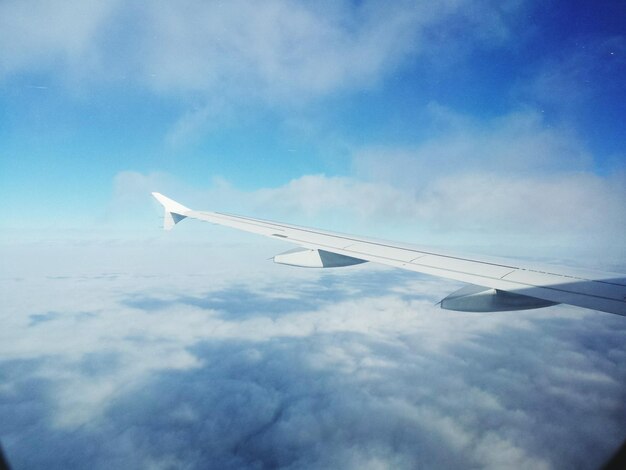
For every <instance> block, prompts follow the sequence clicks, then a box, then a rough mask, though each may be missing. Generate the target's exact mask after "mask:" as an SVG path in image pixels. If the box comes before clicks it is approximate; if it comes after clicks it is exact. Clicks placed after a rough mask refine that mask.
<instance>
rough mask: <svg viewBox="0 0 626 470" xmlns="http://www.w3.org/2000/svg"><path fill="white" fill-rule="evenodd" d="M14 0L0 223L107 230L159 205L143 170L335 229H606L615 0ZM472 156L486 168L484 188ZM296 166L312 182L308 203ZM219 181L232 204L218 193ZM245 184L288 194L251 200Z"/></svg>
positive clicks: (0, 60)
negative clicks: (353, 197)
mask: <svg viewBox="0 0 626 470" xmlns="http://www.w3.org/2000/svg"><path fill="white" fill-rule="evenodd" d="M27 5H28V4H24V3H21V2H5V3H3V5H2V6H1V9H2V19H1V20H0V21H2V28H1V29H2V33H0V34H1V35H0V41H2V42H3V43H4V44H5V45H6V47H3V48H2V51H3V52H2V56H1V57H0V80H2V82H3V86H2V88H1V89H0V112H1V113H2V119H1V121H0V122H2V124H1V125H0V134H1V137H2V146H1V148H0V157H1V165H2V167H1V170H2V171H1V172H0V178H2V180H1V181H0V183H1V185H0V191H1V192H2V193H1V195H2V201H3V212H4V213H5V217H4V218H3V222H2V224H3V226H4V232H5V233H10V234H11V235H8V236H5V238H8V239H9V240H13V241H14V240H15V239H20V238H21V237H23V236H25V234H26V233H28V236H30V237H35V238H36V239H38V238H41V239H45V238H46V234H47V233H52V232H53V233H55V237H61V238H63V237H64V236H66V235H65V234H66V232H67V230H73V231H80V232H82V233H83V234H84V235H85V236H88V233H93V232H98V231H100V232H102V231H108V232H111V236H115V237H122V238H124V237H125V236H129V235H128V230H127V229H128V227H129V225H132V226H133V229H134V230H135V231H140V230H141V227H142V225H143V224H145V222H146V221H148V219H141V221H140V223H134V222H132V219H133V217H131V216H128V217H123V218H118V219H116V220H111V217H109V215H110V214H111V213H118V214H119V213H120V212H125V211H127V209H128V208H129V207H130V206H131V205H133V204H135V207H140V206H139V205H140V204H142V205H141V208H142V210H137V211H136V212H135V213H133V214H134V216H136V215H137V214H139V213H141V212H148V211H151V210H154V209H153V207H154V206H150V203H149V202H148V199H147V198H146V197H145V195H144V196H143V198H142V197H141V191H143V192H145V190H146V189H156V190H161V192H164V193H167V192H168V191H169V192H171V191H174V192H175V193H174V194H173V196H175V197H178V198H182V199H186V202H189V203H190V204H189V205H194V204H195V205H198V204H202V205H203V207H206V208H217V209H224V210H239V211H240V212H241V211H246V212H252V211H254V212H255V213H258V214H259V215H265V216H273V217H278V216H281V217H283V218H285V217H286V218H287V219H289V220H294V221H296V222H300V223H306V222H307V221H309V222H314V223H318V224H320V223H321V224H325V225H329V226H331V228H339V229H344V230H349V229H356V228H359V229H365V230H367V231H368V232H377V231H378V230H380V227H381V226H385V225H386V226H391V225H393V226H394V227H396V228H397V230H395V229H394V230H388V231H387V232H389V233H387V232H385V233H384V235H389V236H393V235H397V236H399V237H402V238H405V239H407V238H408V239H409V241H410V239H411V238H413V237H419V236H424V237H426V235H425V234H424V233H423V232H424V231H425V230H426V231H428V230H430V231H433V232H434V233H436V234H437V235H438V236H439V237H443V239H444V240H445V239H446V237H449V238H450V240H451V241H452V242H453V243H456V244H463V243H465V242H467V243H468V244H470V245H471V244H472V243H473V242H475V241H476V240H475V239H476V238H478V237H477V236H472V235H471V234H468V233H463V232H467V227H468V226H471V227H472V229H471V230H473V231H478V232H480V233H481V234H484V233H489V232H492V233H495V232H498V233H504V236H505V237H507V236H509V237H511V236H518V235H519V234H520V233H523V234H526V233H528V234H530V236H531V237H532V238H533V239H534V241H533V243H530V245H531V246H532V245H534V244H535V242H536V239H537V238H538V237H539V236H540V234H542V232H543V233H544V234H545V233H546V232H549V233H553V232H554V231H555V230H556V232H557V233H556V234H555V239H554V240H553V241H552V242H551V243H552V244H555V243H557V240H561V241H563V240H568V244H569V245H572V246H576V245H585V244H587V245H589V244H593V242H592V241H590V240H594V239H595V238H598V242H597V244H598V245H602V244H606V243H612V244H619V242H620V240H621V239H622V238H623V237H622V236H621V234H622V233H623V229H624V227H625V226H626V225H625V222H624V217H625V216H624V210H623V208H624V191H625V189H624V188H625V184H624V178H625V177H624V160H625V158H624V154H623V148H624V135H626V129H625V128H624V126H625V124H624V119H623V118H624V112H625V108H624V107H625V103H626V90H625V87H624V84H623V82H624V81H623V76H624V74H625V73H626V72H625V71H626V59H625V58H624V53H625V50H626V46H625V39H624V36H623V29H624V25H625V24H626V19H625V15H624V12H623V8H621V6H620V5H619V2H603V3H602V4H601V5H596V4H592V3H590V2H547V3H546V2H541V3H537V2H528V1H526V2H524V1H510V2H486V1H485V2H471V4H466V3H464V2H459V1H442V2H441V3H440V4H439V5H438V6H437V7H436V8H435V7H429V6H428V5H426V4H421V3H419V2H397V3H394V4H393V5H392V6H389V5H383V4H379V3H377V2H321V3H320V2H316V3H315V4H304V3H299V2H294V3H283V2H271V3H270V4H269V5H267V6H266V7H264V8H259V7H257V6H254V5H251V4H249V3H247V2H226V3H208V4H206V5H205V4H203V3H196V2H186V3H185V4H183V5H180V6H177V7H174V6H166V5H161V4H159V5H158V6H156V5H153V6H150V7H148V6H146V5H142V4H141V3H133V2H131V3H130V4H128V3H127V2H124V3H122V2H107V3H104V4H101V3H99V2H98V3H96V2H80V4H78V3H72V2H69V3H68V2H63V3H58V4H56V3H54V2H53V3H49V2H45V3H37V2H35V3H34V4H33V5H31V6H27ZM16 38H19V40H17V39H16ZM128 173H133V174H136V176H137V178H135V179H134V182H132V183H129V184H130V186H131V187H128V186H123V184H122V187H120V185H121V184H120V180H121V181H123V182H128V181H127V180H128V178H124V175H127V174H128ZM142 175H143V177H144V184H143V185H141V184H140V183H139V179H140V176H142ZM155 175H158V176H155ZM476 175H480V176H482V177H483V178H484V177H485V175H489V176H490V178H491V180H493V181H496V182H499V183H498V184H500V185H501V186H503V188H502V191H501V192H500V193H499V195H498V198H497V199H498V204H494V202H493V200H494V198H493V194H492V188H491V187H490V185H489V184H486V183H485V181H481V180H480V178H476ZM307 177H313V178H317V180H316V183H315V185H316V190H315V191H313V192H318V193H323V194H326V195H329V196H328V198H327V199H328V200H327V201H325V202H324V204H322V203H320V204H319V205H318V207H311V205H310V203H309V202H307V201H305V200H303V199H305V198H307V197H308V196H307V195H306V191H305V190H303V188H302V186H303V184H302V183H301V182H302V180H303V178H304V179H305V181H306V178H307ZM225 185H227V186H228V187H230V188H232V189H235V190H237V192H238V194H239V198H238V199H239V202H238V203H234V202H233V200H234V199H235V198H234V197H232V194H230V195H228V196H224V195H222V197H218V195H216V194H215V192H216V188H219V187H224V186H225ZM346 185H347V186H348V187H350V188H355V191H354V192H355V193H356V192H358V188H361V187H362V186H363V185H369V186H368V188H369V189H368V194H370V197H369V199H370V200H369V201H361V202H358V201H346V200H345V198H343V197H342V196H341V194H342V188H343V186H346ZM286 188H287V189H286ZM288 188H291V189H288ZM522 188H524V189H522ZM259 190H265V191H266V192H267V191H272V190H274V191H278V193H280V194H281V196H280V197H281V199H288V200H290V201H291V203H290V205H289V207H288V208H284V210H277V209H276V207H275V206H276V205H278V203H277V202H276V201H274V200H272V198H269V199H268V200H267V203H266V204H264V205H259V204H255V203H254V201H258V200H259V197H258V191H259ZM281 191H282V192H281ZM390 191H391V192H394V194H393V195H391V196H390V195H388V193H389V192H390ZM218 192H219V191H218ZM120 193H122V194H124V196H123V197H122V199H123V200H124V205H122V206H120V204H118V202H119V198H120ZM129 193H131V194H132V195H133V197H130V196H129V195H128V194H129ZM207 193H208V194H210V196H211V198H212V199H210V198H209V196H207ZM283 193H284V194H283ZM442 193H445V194H442ZM533 195H534V196H535V197H536V198H537V199H538V200H541V202H542V204H540V205H539V206H540V207H538V204H537V203H536V202H537V201H531V200H529V198H531V197H532V196H533ZM331 196H332V197H331ZM468 197H471V198H472V199H473V201H471V204H467V202H466V201H467V200H468ZM129 199H130V200H131V202H132V204H131V202H129ZM460 201H464V202H463V203H462V204H461V203H460ZM524 201H526V203H524ZM183 202H185V201H183ZM355 204H356V207H355ZM390 205H391V206H394V207H395V208H394V209H392V210H389V206H390ZM581 206H582V207H581ZM486 207H487V209H485V208H486ZM350 212H354V213H357V214H359V215H354V214H352V215H349V214H350ZM574 212H577V213H576V215H574ZM337 213H342V214H343V215H342V217H341V220H342V221H343V222H342V223H340V224H337V223H336V220H334V219H336V218H337V216H336V214H337ZM487 213H489V214H492V215H490V216H487V215H486V214H487ZM346 214H348V215H346ZM133 224H134V225H133ZM416 227H419V230H417V229H416ZM124 230H126V231H124ZM589 232H592V235H595V238H594V236H591V237H590V236H589ZM451 233H453V234H454V235H450V234H451ZM374 234H376V233H374ZM515 234H517V235H515ZM481 236H482V235H481ZM546 237H547V236H546ZM585 237H586V238H585ZM431 239H433V237H432V236H431V237H426V241H430V240H431ZM416 241H420V240H416ZM620 250H621V251H620V252H621V253H623V247H620Z"/></svg>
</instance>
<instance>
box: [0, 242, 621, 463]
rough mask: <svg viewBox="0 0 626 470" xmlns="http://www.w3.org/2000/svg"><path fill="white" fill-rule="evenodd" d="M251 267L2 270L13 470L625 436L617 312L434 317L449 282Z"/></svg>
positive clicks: (402, 455) (476, 457) (545, 456)
mask: <svg viewBox="0 0 626 470" xmlns="http://www.w3.org/2000/svg"><path fill="white" fill-rule="evenodd" d="M155 251H156V252H158V251H162V250H161V249H159V248H156V247H155ZM218 252H220V253H222V255H223V254H224V252H227V253H228V252H230V253H231V254H232V255H233V256H236V252H237V250H236V249H228V248H226V249H225V248H224V247H217V248H213V249H209V250H207V251H205V253H204V256H205V259H207V261H210V259H211V256H216V253H218ZM212 253H213V255H212ZM248 264H249V268H250V273H251V274H249V275H246V276H242V275H241V273H242V272H243V271H240V270H238V271H237V272H233V273H231V274H228V273H226V274H224V273H221V272H219V271H214V270H212V269H210V268H205V271H204V273H202V275H200V276H197V275H196V276H190V275H188V274H157V273H156V272H149V271H146V270H144V272H143V273H134V274H131V273H110V272H109V273H101V274H95V273H94V274H90V275H83V274H81V275H78V274H73V275H69V276H67V277H61V278H59V277H48V278H45V277H42V276H30V277H29V278H28V279H27V280H26V279H11V278H9V277H7V276H6V273H4V274H3V278H2V281H1V282H2V283H1V286H2V295H3V298H4V299H6V302H5V307H6V308H5V309H3V312H2V323H3V325H4V328H3V331H2V341H1V342H0V344H1V353H0V357H1V358H2V361H1V362H0V369H1V370H2V374H3V376H4V377H5V379H4V380H3V386H2V389H1V390H0V403H2V405H3V406H2V407H0V413H1V415H0V416H1V419H0V423H1V424H0V433H1V434H2V436H3V444H4V446H5V450H6V452H7V454H8V456H9V458H10V459H11V461H12V462H13V464H14V465H15V468H43V467H45V468H68V467H70V468H71V467H77V466H85V465H89V466H90V467H93V468H105V467H108V468H110V466H111V465H115V466H120V468H137V467H185V468H207V467H208V468H239V467H242V466H246V467H252V468H270V467H275V466H281V467H285V468H330V467H332V468H337V467H342V468H381V467H382V468H385V467H386V468H388V467H394V468H414V467H415V466H416V465H419V466H425V467H433V466H436V467H440V468H458V466H459V465H461V464H462V465H465V466H468V465H469V466H470V467H476V468H502V466H506V465H512V466H515V467H516V468H533V469H536V468H571V467H572V466H585V467H587V466H588V467H594V466H596V465H598V464H599V463H600V462H602V461H603V460H604V459H605V458H606V457H608V455H609V454H610V452H611V451H612V450H613V449H614V448H615V447H616V446H617V445H618V443H619V442H620V440H621V439H623V437H624V433H625V431H626V430H625V429H624V427H623V423H624V418H626V408H625V407H624V403H625V402H626V401H625V400H624V389H623V384H624V381H625V379H626V369H624V367H623V364H624V363H625V361H624V359H626V358H625V357H624V351H623V348H622V345H623V342H624V336H625V335H626V326H625V325H624V322H623V318H621V317H617V316H614V315H608V314H601V313H595V312H589V311H584V310H578V309H575V308H569V307H554V308H550V309H546V310H543V311H534V312H519V313H515V314H510V313H509V314H487V315H472V314H463V313H458V312H447V311H443V310H440V309H438V308H437V307H436V306H435V305H434V304H435V302H436V301H437V300H439V299H440V298H441V297H442V296H444V295H445V294H446V293H447V292H449V291H451V290H453V289H455V287H456V284H455V283H451V282H447V281H440V280H436V279H433V278H428V277H423V276H418V275H414V274H412V273H407V272H403V271H394V270H385V269H380V270H379V269H375V268H374V267H373V266H366V265H365V266H362V267H358V268H355V269H352V268H351V269H346V270H333V271H330V272H320V271H311V270H297V269H293V268H285V267H281V266H275V265H272V264H265V265H258V264H256V263H255V262H254V261H253V260H250V259H249V260H248ZM205 266H211V263H210V262H208V264H206V265H205ZM68 331H71V332H72V334H70V335H68ZM580 423H585V426H580ZM33 442H37V443H38V444H37V446H36V447H33ZM572 443H576V445H572Z"/></svg>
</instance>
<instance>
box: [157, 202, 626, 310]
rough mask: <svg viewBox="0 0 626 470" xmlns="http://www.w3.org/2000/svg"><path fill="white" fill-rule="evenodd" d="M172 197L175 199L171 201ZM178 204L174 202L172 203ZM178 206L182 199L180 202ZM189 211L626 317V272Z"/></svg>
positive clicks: (364, 256)
mask: <svg viewBox="0 0 626 470" xmlns="http://www.w3.org/2000/svg"><path fill="white" fill-rule="evenodd" d="M168 201H172V200H170V199H168ZM172 202H174V201H172ZM177 204H178V203H177ZM180 207H182V208H184V209H185V211H184V215H185V216H186V217H189V218H195V219H198V220H203V221H207V222H211V223H214V224H218V225H224V226H228V227H231V228H235V229H239V230H244V231H247V232H251V233H256V234H259V235H264V236H268V237H272V238H278V239H280V240H284V241H287V242H290V243H294V244H296V245H299V246H303V247H307V248H314V249H318V248H320V249H323V250H326V251H329V252H333V253H337V254H339V255H344V256H349V257H352V258H358V259H363V260H365V261H372V262H376V263H380V264H385V265H388V266H393V267H397V268H402V269H407V270H410V271H415V272H420V273H424V274H430V275H434V276H439V277H444V278H448V279H454V280H457V281H462V282H468V283H471V284H477V285H481V286H485V287H490V288H493V289H499V290H504V291H507V292H512V293H516V294H521V295H526V296H530V297H536V298H539V299H543V300H547V301H551V302H556V303H565V304H571V305H576V306H580V307H585V308H590V309H595V310H601V311H605V312H610V313H616V314H619V315H626V300H625V299H626V275H625V274H621V273H611V272H605V271H590V270H580V269H573V268H568V267H563V266H556V265H550V266H547V265H537V264H533V263H528V262H522V261H519V260H514V259H507V258H495V257H488V256H475V255H463V254H459V253H453V252H449V251H446V250H440V249H431V248H428V247H422V246H418V245H412V244H405V243H397V242H391V241H386V240H378V239H373V238H367V237H360V236H354V235H348V234H343V233H336V232H329V231H324V230H318V229H314V228H309V227H300V226H296V225H289V224H283V223H279V222H273V221H269V220H263V219H255V218H251V217H243V216H238V215H231V214H225V213H221V212H203V211H195V210H190V209H187V208H186V207H185V206H182V205H181V206H180Z"/></svg>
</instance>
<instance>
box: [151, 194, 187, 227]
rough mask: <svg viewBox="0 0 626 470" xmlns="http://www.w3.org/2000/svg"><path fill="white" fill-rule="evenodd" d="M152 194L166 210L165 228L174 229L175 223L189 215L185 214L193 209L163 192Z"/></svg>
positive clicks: (164, 215) (164, 216)
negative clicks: (164, 194)
mask: <svg viewBox="0 0 626 470" xmlns="http://www.w3.org/2000/svg"><path fill="white" fill-rule="evenodd" d="M152 196H154V198H155V199H156V200H157V201H159V202H160V203H161V205H162V206H163V209H164V210H165V212H164V214H163V229H164V230H172V228H174V225H176V224H177V223H178V222H180V221H181V220H183V219H184V218H185V217H187V216H186V215H185V214H186V213H187V212H189V211H190V210H191V209H189V208H188V207H185V206H183V205H182V204H179V203H178V202H176V201H173V200H172V199H170V198H168V197H165V196H163V194H161V193H152Z"/></svg>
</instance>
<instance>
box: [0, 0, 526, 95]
mask: <svg viewBox="0 0 626 470" xmlns="http://www.w3.org/2000/svg"><path fill="white" fill-rule="evenodd" d="M519 8H520V5H519V4H518V3H516V2H510V3H509V4H508V5H505V6H502V5H501V4H500V2H497V3H495V4H491V2H480V3H476V2H466V1H458V0H441V1H439V2H437V4H436V5H433V4H432V3H431V2H410V1H403V2H394V3H391V4H390V3H387V2H379V1H366V2H361V3H358V4H354V3H353V2H348V1H341V2H316V3H313V4H311V3H307V2H285V1H280V0H274V1H270V2H265V3H264V4H263V5H259V4H258V3H256V2H251V1H247V0H236V1H231V2H202V1H187V2H183V3H176V4H172V3H169V2H156V3H151V4H149V5H147V4H142V3H135V2H121V3H120V2H107V3H104V4H103V3H101V2H95V3H94V2H87V3H86V2H70V3H68V2H38V1H36V2H26V3H25V2H4V3H3V5H2V15H0V18H2V23H1V25H2V28H1V29H0V31H2V32H1V33H0V45H2V47H0V50H1V51H2V53H1V54H0V58H1V63H2V65H3V67H2V69H1V72H2V73H3V74H4V75H5V76H6V75H10V74H13V73H18V72H22V71H26V72H28V71H33V70H35V71H39V70H42V69H46V70H47V69H51V70H52V71H55V72H60V73H61V74H63V73H67V72H69V73H70V75H72V74H78V76H79V77H80V78H81V79H86V78H87V77H89V79H90V80H94V79H95V80H102V79H104V80H105V81H108V80H115V79H116V77H117V78H118V79H122V80H129V79H130V80H132V81H137V82H138V83H139V84H140V85H147V86H149V87H150V88H152V89H153V90H155V91H158V92H164V93H172V92H198V91H200V92H203V93H204V92H210V93H211V94H212V95H214V96H216V97H223V96H224V95H235V96H237V95H243V96H244V97H251V96H256V97H259V96H260V97H262V98H269V99H272V100H276V99H278V100H281V99H287V100H292V99H296V100H300V99H302V98H305V99H306V98H307V97H309V96H317V95H320V94H327V93H331V92H333V91H336V90H338V89H344V88H348V89H353V88H355V87H357V88H359V87H362V86H368V85H371V84H373V83H376V82H377V81H378V80H380V79H381V78H383V77H384V76H385V75H387V74H388V73H389V72H390V71H391V70H393V69H394V68H395V67H397V66H398V65H400V64H401V63H402V62H403V60H404V59H405V58H406V57H408V56H413V55H415V54H427V53H428V51H429V50H432V49H434V48H437V47H444V46H445V47H450V46H451V45H452V44H457V43H459V42H461V41H459V40H458V36H459V34H458V31H459V30H462V31H464V33H465V34H463V41H462V43H463V44H464V45H467V44H472V43H476V44H478V45H480V44H490V43H497V42H499V41H501V40H503V38H506V37H507V35H508V29H509V26H508V23H509V20H510V18H511V17H512V16H514V14H515V11H517V10H518V9H519ZM452 32H454V33H455V34H452ZM16 39H17V40H16ZM450 49H454V47H450Z"/></svg>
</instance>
